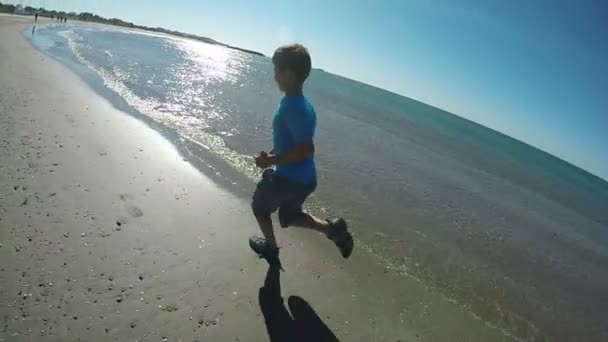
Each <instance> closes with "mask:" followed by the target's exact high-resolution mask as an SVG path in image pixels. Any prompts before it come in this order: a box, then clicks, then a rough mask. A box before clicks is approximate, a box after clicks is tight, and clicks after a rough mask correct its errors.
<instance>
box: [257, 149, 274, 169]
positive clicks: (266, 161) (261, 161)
mask: <svg viewBox="0 0 608 342" xmlns="http://www.w3.org/2000/svg"><path fill="white" fill-rule="evenodd" d="M274 162H275V156H273V155H269V154H268V153H266V152H264V151H262V152H260V153H259V154H258V155H257V157H255V165H256V166H257V167H259V168H260V169H265V168H267V167H269V166H272V165H273V164H274Z"/></svg>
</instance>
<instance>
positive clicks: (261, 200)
mask: <svg viewBox="0 0 608 342" xmlns="http://www.w3.org/2000/svg"><path fill="white" fill-rule="evenodd" d="M272 63H273V64H274V80H275V81H276V83H277V85H278V87H279V89H280V90H281V91H282V92H284V93H285V97H284V98H283V99H282V100H281V102H280V104H279V108H278V109H277V112H276V114H275V115H274V119H273V121H272V134H273V144H274V148H273V150H272V151H270V153H266V152H260V154H259V155H258V156H257V157H256V158H255V163H256V165H257V166H258V167H259V168H261V169H265V171H264V172H263V174H262V179H261V180H260V182H259V183H258V185H257V188H256V190H255V193H254V194H253V202H252V209H253V214H254V215H255V217H256V219H257V221H258V224H259V226H260V229H261V230H262V234H264V238H259V237H255V236H254V237H251V238H250V239H249V246H250V247H251V249H253V251H254V252H256V253H257V254H258V255H260V256H261V257H264V258H265V259H266V260H268V261H269V262H271V263H272V262H278V255H279V249H278V247H277V241H276V239H275V237H274V231H273V227H272V220H271V218H270V215H271V214H272V213H273V212H275V211H276V210H277V209H278V210H279V222H280V224H281V226H282V227H283V228H286V227H288V226H295V227H302V228H309V229H313V230H316V231H318V232H321V233H323V234H325V236H327V237H328V238H329V239H331V240H332V241H333V242H334V243H335V244H336V246H338V248H339V249H340V252H341V253H342V256H343V257H344V258H348V257H349V256H350V254H351V252H352V250H353V238H352V236H351V234H350V233H349V232H348V230H347V226H346V222H345V221H344V220H343V219H335V220H331V221H330V220H320V219H318V218H316V217H314V216H312V215H310V214H308V213H305V212H303V211H302V204H303V203H304V201H305V200H306V198H307V197H308V196H309V195H310V194H311V193H312V192H313V191H314V190H315V188H316V186H317V175H316V168H315V162H314V142H313V138H314V134H315V126H316V121H317V118H316V114H315V111H314V109H313V107H312V105H311V104H310V102H308V100H307V99H306V97H304V95H303V93H302V87H303V85H304V81H305V80H306V78H307V77H308V75H309V74H310V69H311V61H310V55H309V54H308V51H307V50H306V48H305V47H303V46H302V45H299V44H294V45H287V46H283V47H280V48H278V49H277V50H276V51H275V53H274V55H273V56H272ZM271 166H273V167H274V169H267V168H268V167H271Z"/></svg>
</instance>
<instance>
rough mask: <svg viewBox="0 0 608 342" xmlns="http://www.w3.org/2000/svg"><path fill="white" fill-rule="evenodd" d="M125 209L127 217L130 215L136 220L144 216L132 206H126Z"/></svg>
mask: <svg viewBox="0 0 608 342" xmlns="http://www.w3.org/2000/svg"><path fill="white" fill-rule="evenodd" d="M125 209H127V212H128V213H129V215H131V216H133V217H136V218H137V217H142V216H144V212H143V211H142V210H141V209H139V208H138V207H136V206H134V205H128V206H126V208H125Z"/></svg>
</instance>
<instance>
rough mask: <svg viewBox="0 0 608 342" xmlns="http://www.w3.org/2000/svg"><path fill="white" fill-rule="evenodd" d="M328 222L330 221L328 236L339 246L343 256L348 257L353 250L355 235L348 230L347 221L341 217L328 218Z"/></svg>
mask: <svg viewBox="0 0 608 342" xmlns="http://www.w3.org/2000/svg"><path fill="white" fill-rule="evenodd" d="M327 222H328V223H329V233H327V237H328V238H329V239H330V240H332V241H333V242H334V243H335V244H336V246H338V249H340V253H342V257H344V258H345V259H346V258H348V257H349V256H350V254H351V253H352V252H353V247H354V242H353V236H352V235H350V233H349V232H348V226H347V225H346V221H344V219H341V218H339V219H334V220H327Z"/></svg>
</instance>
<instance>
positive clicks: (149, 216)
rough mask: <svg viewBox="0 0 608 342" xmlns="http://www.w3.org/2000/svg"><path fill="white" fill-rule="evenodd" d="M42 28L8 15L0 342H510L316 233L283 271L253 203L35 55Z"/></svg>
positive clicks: (285, 233) (1, 141)
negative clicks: (36, 32)
mask: <svg viewBox="0 0 608 342" xmlns="http://www.w3.org/2000/svg"><path fill="white" fill-rule="evenodd" d="M31 21H32V18H25V17H14V16H6V15H2V16H0V39H1V44H0V243H1V247H0V290H1V292H0V293H1V295H0V341H268V340H272V341H293V340H297V339H296V337H294V334H295V336H297V337H302V338H301V339H300V340H306V341H310V340H315V341H335V340H338V339H339V340H341V341H392V342H394V341H473V340H476V341H503V340H504V341H509V340H512V339H511V338H510V337H509V336H508V335H506V334H504V333H503V332H501V331H498V330H496V329H494V328H492V327H490V326H488V325H486V324H485V323H484V322H482V321H480V320H477V319H475V318H474V317H473V316H472V315H471V314H470V313H468V311H467V310H466V308H463V307H461V306H460V305H458V304H457V303H454V302H453V301H450V300H449V299H446V298H444V297H443V296H441V295H440V294H437V293H434V292H433V291H432V290H430V289H427V288H426V287H425V286H423V284H421V283H419V282H418V281H416V280H415V279H413V278H411V277H408V276H407V275H403V274H401V273H399V272H396V271H394V270H391V269H390V268H386V267H385V266H383V265H382V263H381V262H380V261H378V260H374V259H373V258H372V257H370V256H369V255H368V253H366V251H364V250H361V249H358V250H355V253H354V254H353V256H352V257H351V258H350V259H349V260H343V259H342V258H341V257H340V255H339V253H338V251H337V250H336V249H335V248H334V246H333V245H332V244H331V243H330V242H329V241H328V240H327V239H325V238H323V237H321V236H318V235H316V234H315V233H313V232H309V231H303V230H297V229H284V230H280V231H279V232H278V237H279V240H280V244H281V245H283V246H285V247H284V248H283V250H282V253H281V259H282V262H283V266H284V267H285V272H278V271H276V270H269V269H268V266H267V264H266V263H265V262H264V261H263V260H260V259H258V258H257V257H256V256H254V255H253V253H252V252H251V251H250V250H249V248H248V246H247V239H248V237H249V236H250V235H252V234H256V233H257V228H256V225H255V221H254V219H253V218H252V216H251V214H250V208H249V201H248V200H247V199H245V198H240V197H237V196H235V195H234V194H232V193H230V192H229V191H227V190H225V189H223V188H221V187H220V186H218V185H217V184H215V183H214V182H213V181H212V180H211V179H210V178H208V177H206V176H205V175H204V174H202V173H201V172H199V171H198V170H197V169H196V168H195V167H193V166H192V165H191V164H190V163H189V162H188V161H187V160H185V159H184V157H183V156H182V155H180V154H179V152H178V151H177V150H176V149H175V148H174V146H173V145H172V144H171V143H170V142H169V141H167V140H166V139H165V138H163V136H161V135H160V134H159V133H157V132H156V131H154V130H152V129H150V128H149V127H148V126H147V125H146V124H144V123H142V122H141V121H138V120H137V119H135V118H133V117H131V116H129V115H128V114H125V113H123V112H120V111H119V110H117V109H115V108H114V107H113V106H112V105H111V104H110V103H109V102H108V101H106V100H105V99H103V98H102V97H100V96H98V95H97V94H96V93H95V92H94V91H93V90H92V89H90V88H89V87H88V86H87V85H86V84H85V83H84V82H83V81H82V80H81V79H79V78H78V77H77V76H76V75H75V74H73V73H71V72H70V71H69V70H68V69H66V68H65V67H64V66H62V65H60V64H59V63H57V62H56V61H54V60H52V59H50V58H48V57H47V56H45V55H43V54H42V53H40V52H38V51H36V50H34V49H33V48H32V47H31V46H30V45H29V43H28V42H27V41H26V40H25V39H24V38H23V37H22V35H21V34H20V33H19V31H20V30H22V29H24V28H25V25H26V24H29V23H31ZM321 186H322V185H321ZM279 282H280V283H279Z"/></svg>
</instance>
